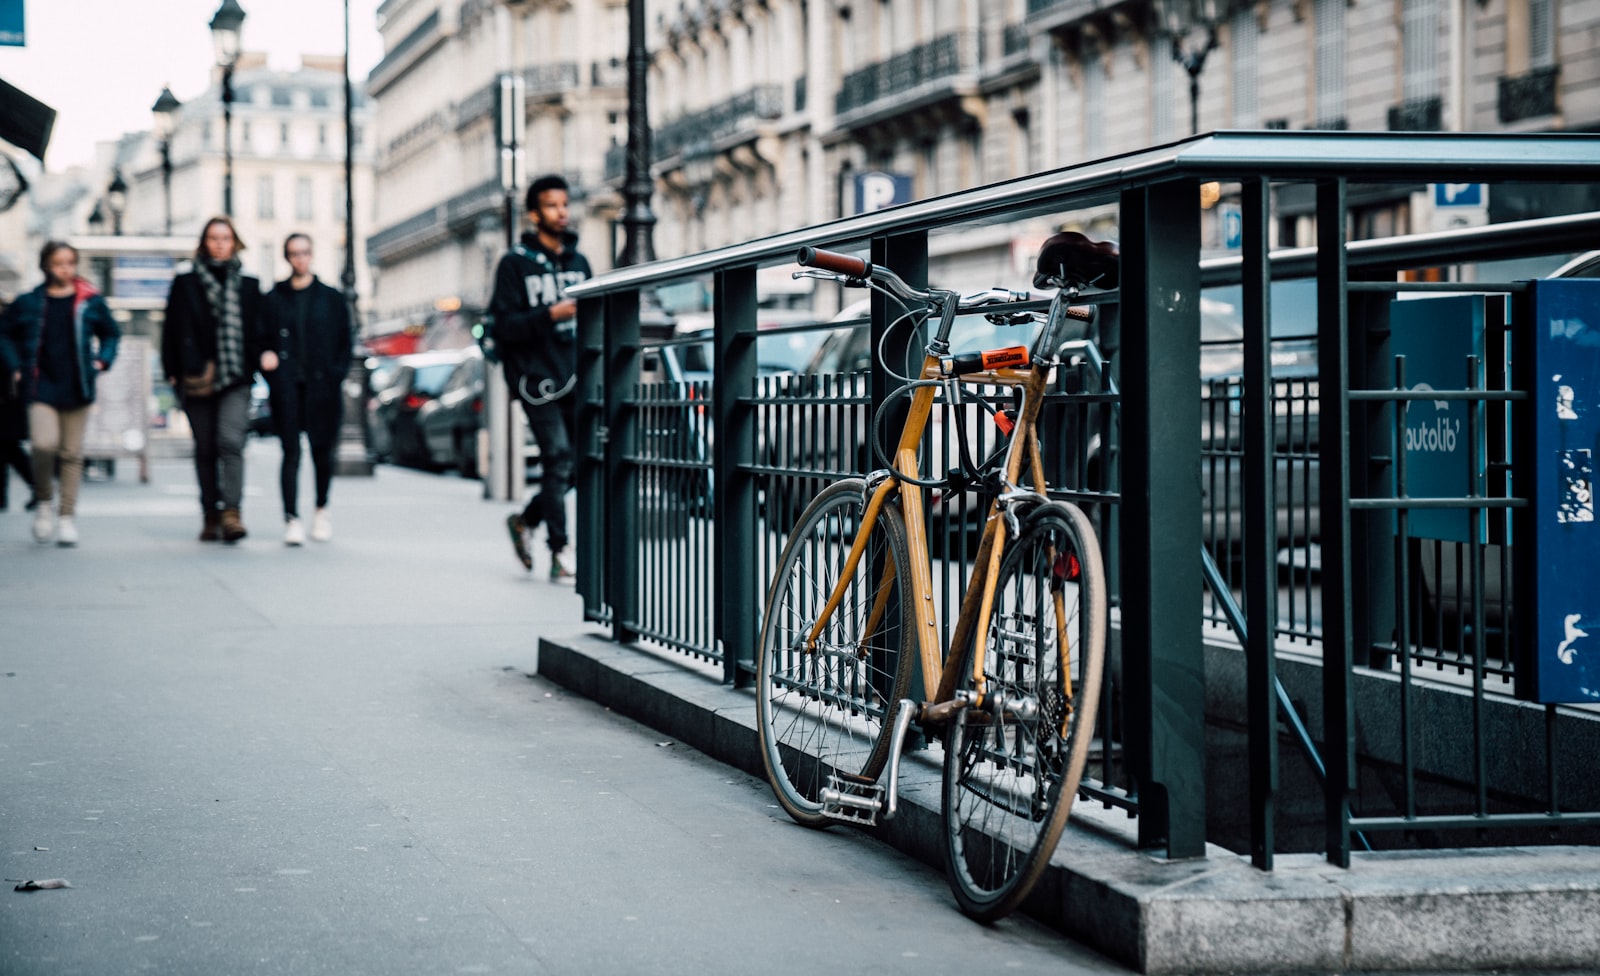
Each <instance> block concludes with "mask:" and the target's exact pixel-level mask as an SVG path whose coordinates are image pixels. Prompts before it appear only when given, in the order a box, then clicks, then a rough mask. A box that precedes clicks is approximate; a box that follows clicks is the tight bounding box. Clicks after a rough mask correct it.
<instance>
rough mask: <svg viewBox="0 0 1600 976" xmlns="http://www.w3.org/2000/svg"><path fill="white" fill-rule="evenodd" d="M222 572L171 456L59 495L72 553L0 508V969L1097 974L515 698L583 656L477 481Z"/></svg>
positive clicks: (653, 746)
mask: <svg viewBox="0 0 1600 976" xmlns="http://www.w3.org/2000/svg"><path fill="white" fill-rule="evenodd" d="M276 461H277V450H276V447H275V445H273V444H272V443H270V442H266V443H254V444H253V445H252V447H251V449H250V455H249V480H250V485H251V490H250V493H249V495H248V496H247V501H246V506H245V519H246V523H247V524H248V525H249V526H250V528H251V530H252V532H253V533H254V535H252V536H251V538H249V539H248V540H246V541H245V542H244V543H242V544H240V545H239V546H236V547H230V548H224V547H220V546H202V545H201V544H199V543H197V542H195V541H194V535H195V532H196V531H197V529H198V523H199V519H198V513H197V507H196V505H195V502H194V489H193V485H192V478H191V476H190V469H189V467H188V465H187V462H178V461H158V462H155V463H154V464H153V469H152V480H151V482H150V483H149V484H143V485H141V484H139V483H138V482H137V481H136V479H135V478H134V477H133V469H132V466H131V465H124V468H125V470H124V471H123V472H121V477H120V478H119V479H117V480H115V481H112V482H108V483H95V484H88V485H85V488H84V492H83V497H82V500H81V503H80V518H79V522H80V528H81V532H82V536H83V544H82V546H81V547H80V548H78V549H77V550H59V549H56V548H54V547H41V546H37V545H35V544H34V543H33V542H32V541H31V539H30V538H29V535H28V519H27V517H26V516H24V515H23V514H21V513H20V512H17V511H15V510H13V511H12V512H10V513H5V514H0V730H3V731H0V869H3V875H4V877H5V878H9V879H43V878H66V879H67V880H69V881H70V882H71V884H72V888H70V889H67V890H55V891H40V892H34V893H14V892H13V891H12V890H11V889H12V885H10V884H7V885H5V886H4V888H3V889H0V976H25V974H26V976H31V974H52V976H57V974H69V973H88V974H103V973H126V972H140V971H159V972H162V973H169V974H187V973H194V974H206V976H215V974H232V973H250V972H260V973H274V974H284V973H292V974H300V973H338V974H367V973H371V974H407V973H585V974H607V973H618V974H637V973H652V974H653V973H685V974H687V973H695V974H715V973H747V972H760V973H776V974H782V973H801V972H805V973H813V972H815V971H817V970H819V969H821V970H835V971H841V972H865V971H868V970H871V971H874V972H884V973H918V974H926V973H954V972H972V971H978V970H982V971H985V972H991V971H997V970H1001V971H1006V972H1019V973H1121V972H1125V970H1123V969H1122V968H1120V967H1118V966H1115V965H1113V964H1111V963H1109V962H1107V961H1105V960H1104V959H1102V958H1100V957H1098V956H1096V955H1094V954H1093V953H1091V952H1089V951H1087V950H1085V949H1083V948H1081V947H1078V946H1076V945H1075V944H1073V943H1071V942H1070V941H1067V940H1065V939H1063V938H1062V937H1060V936H1059V935H1057V934H1056V933H1053V932H1050V931H1048V930H1044V929H1041V928H1039V927H1038V926H1036V925H1034V924H1032V923H1031V922H1028V921H1026V920H1023V919H1012V920H1007V921H1006V922H1004V923H1002V924H1001V925H998V926H995V927H993V928H982V927H979V926H975V925H973V924H971V923H969V922H968V921H966V920H965V919H964V918H963V917H962V916H961V915H960V914H959V913H957V912H956V911H955V909H954V908H953V906H952V902H951V897H950V895H949V892H948V890H947V889H946V886H945V883H944V880H943V878H942V877H941V876H940V875H939V874H938V873H937V872H935V871H932V870H930V869H928V868H926V867H925V866H923V865H921V864H918V863H916V862H913V861H911V860H909V859H907V858H905V857H903V856H902V855H900V854H898V853H896V852H894V851H892V850H890V849H888V848H886V847H884V846H882V845H879V844H877V843H875V842H873V841H872V840H871V839H870V838H868V837H866V836H864V835H862V834H859V833H855V832H851V831H843V830H841V831H830V832H825V833H816V832H812V831H807V830H803V829H800V828H798V827H795V826H793V825H791V824H790V823H789V822H788V820H787V819H786V818H785V817H783V815H782V814H781V811H779V810H778V809H777V808H776V806H775V805H774V803H773V801H772V799H771V796H770V793H769V792H768V790H767V788H766V786H765V784H763V783H761V782H760V781H757V780H755V779H752V778H751V777H748V776H746V775H744V774H743V773H739V772H737V771H734V770H732V769H730V768H728V767H726V766H723V765H721V764H718V763H715V762H713V761H711V760H708V759H706V758H705V757H703V756H700V755H698V754H696V753H693V752H692V751H690V750H688V749H686V748H685V747H682V746H678V745H676V744H674V743H671V742H668V741H664V740H663V739H662V737H661V736H660V735H659V734H658V733H655V732H653V731H652V730H650V729H648V728H645V727H643V726H639V725H636V724H634V723H632V722H629V721H627V720H624V719H621V718H619V717H617V716H615V715H613V714H611V713H609V712H608V711H606V710H604V709H603V708H601V707H599V706H597V705H595V704H593V703H591V702H588V701H586V700H583V699H580V698H575V697H572V696H570V695H568V694H567V693H565V692H563V691H561V690H560V689H558V688H556V687H555V686H554V685H551V684H549V683H548V682H546V681H544V680H543V679H540V678H538V677H537V676H536V675H535V674H533V672H534V671H535V668H536V662H535V660H534V643H535V638H536V636H537V635H538V634H540V633H558V632H561V633H570V632H572V631H573V630H575V629H582V626H583V625H582V623H581V614H580V607H579V604H578V600H577V598H576V597H575V596H574V595H573V594H572V592H571V590H570V589H569V588H564V587H559V586H556V585H552V584H549V583H547V582H544V581H543V580H540V579H536V578H530V577H528V576H527V575H525V574H523V573H522V572H521V570H520V568H519V567H517V566H516V564H515V563H514V561H513V560H512V558H511V556H510V553H509V550H508V547H507V546H506V544H505V540H504V538H503V535H502V532H503V529H502V528H501V523H500V519H501V518H502V517H503V515H504V513H505V512H506V511H507V510H509V509H508V508H507V507H506V506H501V505H494V504H489V503H485V502H483V501H481V500H480V499H479V494H478V488H477V485H476V484H475V483H469V482H465V481H461V480H459V479H455V478H450V477H443V478H440V477H434V476H431V475H424V474H419V473H415V472H407V471H400V470H396V469H393V468H387V467H385V468H380V469H379V473H378V475H377V476H376V477H375V478H372V479H348V480H340V481H338V482H336V483H335V488H334V492H335V494H334V511H335V513H336V518H335V533H336V534H335V540H334V541H333V542H332V543H331V544H328V545H308V546H307V547H306V548H304V549H302V550H288V549H285V548H284V547H283V546H282V545H281V543H280V541H279V538H280V537H279V524H278V517H277V508H278V506H277V502H276V491H275V488H274V484H275V481H274V478H275V472H276Z"/></svg>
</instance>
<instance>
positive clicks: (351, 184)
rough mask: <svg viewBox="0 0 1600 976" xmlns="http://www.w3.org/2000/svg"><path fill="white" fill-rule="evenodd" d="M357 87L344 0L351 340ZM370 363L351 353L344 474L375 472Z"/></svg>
mask: <svg viewBox="0 0 1600 976" xmlns="http://www.w3.org/2000/svg"><path fill="white" fill-rule="evenodd" d="M354 101H355V90H354V88H353V87H352V86H351V84H350V0H344V271H343V272H341V273H340V275H339V283H340V284H341V285H343V286H344V303H345V307H346V308H348V309H349V310H350V343H351V345H352V346H354V345H355V344H356V342H357V340H358V339H359V338H360V336H361V309H360V306H359V304H358V303H357V301H356V217H355V213H356V204H355V151H356V150H355V141H356V140H355V121H354V114H353V113H354V108H353V103H354ZM367 392H368V390H367V367H366V364H365V363H364V362H363V361H362V357H360V356H351V357H350V372H349V373H348V374H347V375H346V376H345V382H344V397H345V404H344V420H343V421H342V422H341V423H340V425H339V448H338V457H337V460H336V463H335V466H334V470H335V472H336V473H338V474H340V475H346V476H348V475H359V476H363V477H370V476H371V475H372V459H371V458H369V457H368V456H367V444H366V423H365V418H366V416H367Z"/></svg>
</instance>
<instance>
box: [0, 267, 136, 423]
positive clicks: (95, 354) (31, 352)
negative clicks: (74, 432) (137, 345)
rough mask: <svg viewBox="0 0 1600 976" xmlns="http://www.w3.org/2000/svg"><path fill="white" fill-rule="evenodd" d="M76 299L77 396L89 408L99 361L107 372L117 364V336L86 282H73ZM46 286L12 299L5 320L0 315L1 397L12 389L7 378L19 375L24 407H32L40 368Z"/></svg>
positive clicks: (103, 306) (101, 301)
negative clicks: (20, 376)
mask: <svg viewBox="0 0 1600 976" xmlns="http://www.w3.org/2000/svg"><path fill="white" fill-rule="evenodd" d="M77 288H78V291H77V295H76V297H75V298H74V300H73V307H72V325H73V329H74V333H75V334H74V340H75V341H74V342H73V344H72V348H73V350H74V351H76V352H77V354H78V392H79V393H81V394H82V395H83V399H84V402H85V403H93V402H94V381H95V376H96V374H97V373H98V370H96V369H95V368H94V361H95V360H99V361H100V362H101V363H104V364H105V367H106V368H107V369H110V368H111V364H112V363H113V362H115V361H116V358H117V343H118V340H120V339H121V338H122V330H121V329H119V328H117V323H116V321H115V320H114V319H112V317H111V309H110V308H109V307H107V305H106V301H105V299H103V298H101V297H100V293H99V292H97V291H95V290H94V288H93V287H91V286H90V285H89V283H88V282H87V281H84V280H83V279H81V278H80V279H78V283H77ZM44 309H45V286H44V285H40V286H39V287H37V288H35V289H34V290H33V291H30V292H25V293H23V294H21V295H18V296H17V300H16V301H15V302H12V303H11V306H10V307H9V308H7V309H6V310H5V312H4V314H0V370H4V372H5V378H4V380H3V382H0V395H4V394H5V393H6V392H7V388H8V387H10V385H11V374H12V373H14V372H20V373H22V383H21V385H20V386H19V387H18V388H17V390H16V391H14V392H15V395H16V396H18V397H19V398H21V399H22V401H23V402H24V403H31V402H33V395H34V384H35V381H36V379H37V375H36V373H37V370H38V365H39V340H40V337H41V336H42V335H43V333H44Z"/></svg>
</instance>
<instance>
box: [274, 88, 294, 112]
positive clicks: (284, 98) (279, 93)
mask: <svg viewBox="0 0 1600 976" xmlns="http://www.w3.org/2000/svg"><path fill="white" fill-rule="evenodd" d="M293 103H294V98H293V96H292V94H291V92H290V91H289V89H287V88H274V89H272V105H273V107H274V108H288V107H289V106H290V105H292V104H293Z"/></svg>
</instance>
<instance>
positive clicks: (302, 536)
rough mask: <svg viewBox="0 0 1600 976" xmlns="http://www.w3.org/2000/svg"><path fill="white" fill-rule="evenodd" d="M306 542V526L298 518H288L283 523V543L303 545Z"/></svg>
mask: <svg viewBox="0 0 1600 976" xmlns="http://www.w3.org/2000/svg"><path fill="white" fill-rule="evenodd" d="M305 542H306V530H305V527H304V526H302V525H301V524H300V520H299V519H297V518H292V519H288V520H287V521H285V522H284V523H283V544H284V545H286V546H303V545H305Z"/></svg>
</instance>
